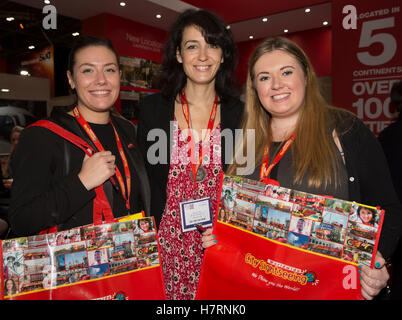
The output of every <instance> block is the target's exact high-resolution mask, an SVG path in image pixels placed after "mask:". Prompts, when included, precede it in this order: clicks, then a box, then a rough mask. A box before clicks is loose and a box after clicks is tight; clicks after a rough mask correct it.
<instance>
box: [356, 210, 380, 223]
mask: <svg viewBox="0 0 402 320" xmlns="http://www.w3.org/2000/svg"><path fill="white" fill-rule="evenodd" d="M362 209H364V210H367V211H369V212H370V213H371V214H372V215H373V216H372V217H371V220H370V224H373V225H374V223H375V218H376V212H375V210H374V209H371V208H367V207H359V208H358V209H357V215H358V216H359V217H360V211H362Z"/></svg>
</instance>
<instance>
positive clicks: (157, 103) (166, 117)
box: [137, 93, 244, 226]
mask: <svg viewBox="0 0 402 320" xmlns="http://www.w3.org/2000/svg"><path fill="white" fill-rule="evenodd" d="M243 109H244V104H243V102H241V101H240V100H238V99H234V98H231V99H229V100H227V101H226V102H223V103H222V104H221V108H220V110H221V131H223V130H225V129H229V130H231V131H232V136H233V138H234V130H235V129H240V121H241V118H242V115H243ZM173 120H174V100H172V101H168V100H166V99H165V98H164V97H163V96H162V94H160V93H157V94H153V95H150V96H148V97H146V98H144V99H143V100H142V101H141V102H140V116H139V120H138V135H137V137H138V144H139V147H140V149H141V153H142V155H143V156H144V157H145V160H144V161H145V167H146V169H147V173H148V177H149V182H150V185H151V215H152V216H154V217H155V221H156V224H157V226H159V222H160V220H161V218H162V214H163V211H164V209H165V204H166V187H167V182H168V175H169V169H170V155H171V140H172V139H171V137H172V132H171V130H172V129H173V128H171V126H170V123H171V121H173ZM152 129H162V130H163V131H164V132H165V133H166V137H167V141H166V142H165V141H162V142H160V143H163V144H166V145H167V146H166V151H165V154H166V161H164V163H158V164H151V163H150V162H149V161H148V159H147V152H148V150H149V148H150V147H151V146H152V145H154V144H155V143H157V142H158V141H148V139H147V137H148V133H149V132H150V131H151V130H152ZM221 145H222V146H221V148H222V149H221V150H222V166H223V170H226V169H227V166H228V164H227V163H228V161H230V159H231V158H232V154H228V155H226V154H225V138H224V135H222V137H221ZM233 150H234V139H233Z"/></svg>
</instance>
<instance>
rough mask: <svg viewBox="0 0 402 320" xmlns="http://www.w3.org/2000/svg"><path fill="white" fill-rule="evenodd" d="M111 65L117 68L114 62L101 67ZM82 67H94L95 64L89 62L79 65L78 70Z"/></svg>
mask: <svg viewBox="0 0 402 320" xmlns="http://www.w3.org/2000/svg"><path fill="white" fill-rule="evenodd" d="M111 65H114V66H117V63H115V62H109V63H106V64H104V65H103V66H104V67H108V66H111ZM83 66H90V67H95V64H93V63H90V62H84V63H82V64H80V65H79V68H81V67H83Z"/></svg>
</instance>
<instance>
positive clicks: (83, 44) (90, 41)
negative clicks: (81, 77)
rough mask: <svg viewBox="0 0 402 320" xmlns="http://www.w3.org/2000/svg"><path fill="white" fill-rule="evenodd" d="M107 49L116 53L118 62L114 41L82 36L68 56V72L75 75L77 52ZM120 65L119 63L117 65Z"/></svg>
mask: <svg viewBox="0 0 402 320" xmlns="http://www.w3.org/2000/svg"><path fill="white" fill-rule="evenodd" d="M92 46H95V47H106V48H108V49H109V50H110V51H112V52H113V53H114V55H115V56H116V61H117V62H118V55H117V52H116V49H115V48H114V46H113V43H112V41H110V40H109V39H107V38H99V37H93V36H80V37H79V38H78V39H77V40H76V41H75V42H74V45H73V47H72V48H71V50H70V54H69V56H68V66H67V68H68V71H70V73H71V74H73V69H74V65H75V56H76V55H77V52H78V51H80V50H82V49H85V48H88V47H92ZM117 64H118V63H117Z"/></svg>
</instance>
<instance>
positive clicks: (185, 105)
mask: <svg viewBox="0 0 402 320" xmlns="http://www.w3.org/2000/svg"><path fill="white" fill-rule="evenodd" d="M181 106H182V110H183V115H184V118H185V119H186V121H187V125H188V129H189V135H190V136H189V139H188V140H189V144H190V148H189V149H190V150H189V152H190V159H191V170H192V172H193V177H194V184H195V185H196V183H197V182H196V179H195V177H196V174H197V171H198V168H199V167H200V166H201V164H202V157H203V155H204V154H205V152H206V149H207V148H208V144H206V143H205V144H204V142H207V141H208V140H209V137H210V135H211V133H212V129H213V127H214V122H215V117H216V111H217V109H218V97H217V95H216V93H215V98H214V104H213V106H212V110H211V114H210V116H209V120H208V126H207V132H206V135H205V137H204V139H202V140H201V146H202V148H201V152H200V154H199V157H198V161H197V162H196V161H195V141H194V137H193V133H192V130H191V123H190V122H191V119H190V109H189V106H188V101H187V98H186V94H185V92H184V90H183V91H182V93H181Z"/></svg>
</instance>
